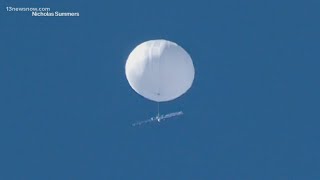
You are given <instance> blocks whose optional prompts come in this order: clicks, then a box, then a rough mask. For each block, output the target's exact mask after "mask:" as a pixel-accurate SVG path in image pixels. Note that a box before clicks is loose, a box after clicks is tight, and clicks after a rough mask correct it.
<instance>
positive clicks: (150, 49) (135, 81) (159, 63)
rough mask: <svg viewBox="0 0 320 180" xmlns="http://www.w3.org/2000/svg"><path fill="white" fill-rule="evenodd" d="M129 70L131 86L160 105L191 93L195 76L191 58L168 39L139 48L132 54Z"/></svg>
mask: <svg viewBox="0 0 320 180" xmlns="http://www.w3.org/2000/svg"><path fill="white" fill-rule="evenodd" d="M125 71H126V77H127V79H128V81H129V84H130V86H131V87H132V88H133V89H134V90H135V91H136V92H137V93H138V94H140V95H141V96H143V97H145V98H147V99H149V100H152V101H156V102H164V101H170V100H173V99H176V98H178V97H179V96H181V95H182V94H184V93H185V92H187V90H188V89H189V88H190V87H191V85H192V82H193V79H194V74H195V71H194V66H193V63H192V59H191V57H190V55H189V54H188V53H187V52H186V51H185V50H184V49H183V48H182V47H180V46H179V45H177V44H176V43H174V42H170V41H167V40H150V41H146V42H144V43H142V44H140V45H138V46H137V47H136V48H135V49H134V50H133V51H132V52H131V53H130V55H129V57H128V59H127V62H126V67H125Z"/></svg>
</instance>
